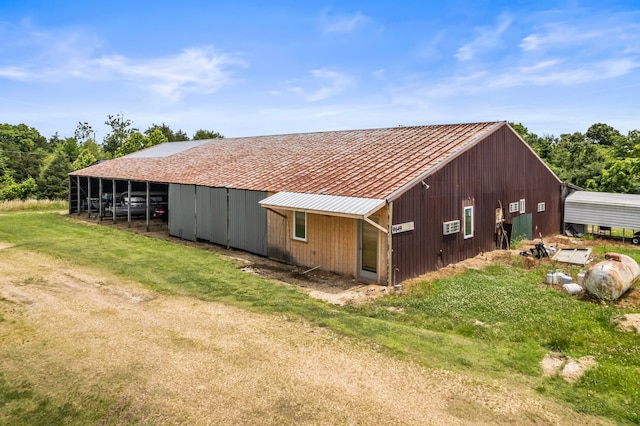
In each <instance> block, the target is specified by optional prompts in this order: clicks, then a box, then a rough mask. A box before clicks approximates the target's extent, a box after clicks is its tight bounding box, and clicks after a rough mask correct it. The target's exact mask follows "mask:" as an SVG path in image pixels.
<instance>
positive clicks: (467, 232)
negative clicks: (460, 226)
mask: <svg viewBox="0 0 640 426" xmlns="http://www.w3.org/2000/svg"><path fill="white" fill-rule="evenodd" d="M471 237H473V206H468V207H465V208H464V238H465V239H466V238H471Z"/></svg>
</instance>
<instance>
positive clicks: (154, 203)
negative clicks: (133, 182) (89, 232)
mask: <svg viewBox="0 0 640 426" xmlns="http://www.w3.org/2000/svg"><path fill="white" fill-rule="evenodd" d="M104 195H108V197H107V198H108V199H110V198H111V194H103V199H104ZM149 201H150V203H149V204H150V213H151V214H152V215H154V213H155V209H156V208H162V209H164V210H165V212H166V210H167V207H168V202H167V194H166V193H163V192H151V193H149ZM114 212H115V215H116V216H128V215H129V213H131V216H132V217H140V216H146V215H147V193H146V192H145V191H132V192H131V194H129V192H128V191H125V192H123V193H121V194H119V195H118V196H117V197H116V202H115V203H113V204H112V205H111V204H110V205H108V207H106V208H105V216H112V215H113V213H114ZM153 217H156V216H155V215H154V216H153ZM158 217H159V218H160V219H162V217H161V216H158Z"/></svg>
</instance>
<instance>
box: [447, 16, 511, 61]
mask: <svg viewBox="0 0 640 426" xmlns="http://www.w3.org/2000/svg"><path fill="white" fill-rule="evenodd" d="M509 25H511V18H509V17H506V16H502V17H500V22H499V24H498V26H497V27H495V28H494V27H480V28H476V30H475V31H476V37H475V38H474V39H473V40H472V41H471V42H469V43H467V44H465V45H464V46H462V47H460V48H459V49H458V51H457V52H456V55H455V56H456V58H457V59H458V60H459V61H468V60H471V59H473V58H474V57H475V56H476V55H477V54H478V53H480V52H484V51H486V50H491V49H494V48H495V47H496V45H497V44H499V42H500V37H501V35H502V33H504V32H505V31H506V29H507V28H509Z"/></svg>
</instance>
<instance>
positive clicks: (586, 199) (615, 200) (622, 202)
mask: <svg viewBox="0 0 640 426" xmlns="http://www.w3.org/2000/svg"><path fill="white" fill-rule="evenodd" d="M565 202H567V203H589V204H605V205H611V206H618V207H625V206H635V207H638V208H640V195H638V194H616V193H613V192H591V191H576V192H573V193H571V194H569V195H568V196H567V198H566V201H565Z"/></svg>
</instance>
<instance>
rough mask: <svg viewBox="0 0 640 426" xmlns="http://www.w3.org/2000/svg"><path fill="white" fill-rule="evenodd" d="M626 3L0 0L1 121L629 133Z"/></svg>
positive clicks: (635, 48)
mask: <svg viewBox="0 0 640 426" xmlns="http://www.w3.org/2000/svg"><path fill="white" fill-rule="evenodd" d="M639 95H640V0H633V1H606V0H600V1H579V0H572V1H545V0H540V1H518V0H511V1H502V0H476V1H462V0H446V1H445V0H440V1H437V2H436V1H429V0H421V1H411V0H409V1H402V0H396V1H378V0H369V1H316V0H304V1H301V0H296V1H255V0H247V1H242V0H237V1H215V0H212V1H193V0H181V1H164V0H154V1H144V0H127V1H120V0H111V1H108V2H106V1H100V2H98V1H90V0H89V1H87V0H83V1H74V0H69V1H49V0H16V1H13V0H10V1H9V0H0V123H9V124H20V123H24V124H27V125H28V126H30V127H34V128H36V129H37V130H39V131H40V133H41V134H42V135H43V136H46V137H50V136H52V135H54V134H56V133H57V134H58V135H59V136H61V137H69V136H73V133H74V130H75V128H76V126H77V124H78V123H79V122H88V123H89V124H90V125H91V126H92V127H93V129H94V130H95V132H96V135H95V136H96V139H97V140H98V141H99V142H100V141H101V140H102V138H103V137H104V136H105V135H106V134H107V132H108V131H109V128H108V127H107V126H106V125H105V121H106V120H107V116H108V115H116V114H122V115H123V116H124V118H125V119H129V120H132V121H133V125H134V127H136V128H139V129H140V130H145V129H146V128H148V127H149V126H151V125H152V124H162V123H164V124H167V125H169V126H170V127H171V129H172V130H174V131H177V130H183V131H184V132H186V133H187V134H188V135H189V136H192V135H193V133H195V132H196V131H197V130H198V129H205V130H212V131H217V132H220V133H222V134H223V135H224V136H226V137H237V136H256V135H272V134H283V133H301V132H315V131H326V130H347V129H368V128H380V127H396V126H412V125H429V124H452V123H467V122H479V121H503V120H507V121H510V122H516V123H522V124H523V125H524V126H526V127H527V128H528V129H529V131H531V132H533V133H536V134H538V135H540V136H542V135H555V136H559V135H560V134H562V133H573V132H576V131H579V132H583V133H584V132H586V130H587V129H588V128H589V126H590V125H592V124H594V123H606V124H609V125H611V126H613V127H615V128H616V129H618V130H620V131H621V132H622V133H623V134H626V133H627V132H628V131H630V130H634V129H640V96H639Z"/></svg>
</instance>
